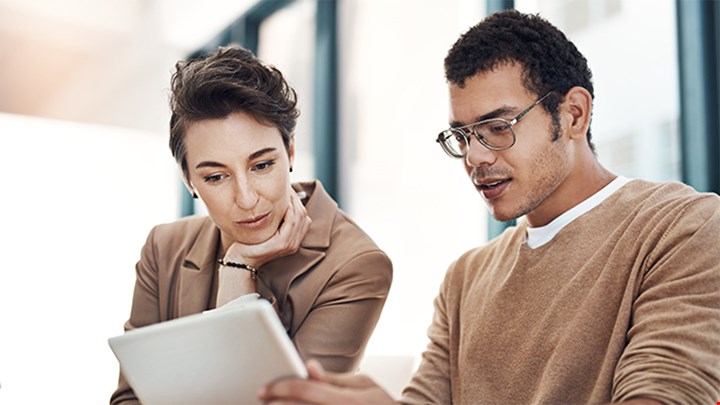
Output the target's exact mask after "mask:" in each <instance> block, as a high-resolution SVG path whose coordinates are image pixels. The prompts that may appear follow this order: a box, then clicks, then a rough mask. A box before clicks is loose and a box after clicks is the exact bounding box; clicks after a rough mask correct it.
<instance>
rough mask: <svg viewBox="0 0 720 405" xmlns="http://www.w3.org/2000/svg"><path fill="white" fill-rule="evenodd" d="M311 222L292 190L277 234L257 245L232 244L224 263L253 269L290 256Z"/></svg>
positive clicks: (297, 247) (298, 245) (298, 246)
mask: <svg viewBox="0 0 720 405" xmlns="http://www.w3.org/2000/svg"><path fill="white" fill-rule="evenodd" d="M311 222H312V220H311V219H310V217H309V216H308V214H307V210H305V207H304V206H303V205H302V202H301V201H300V198H298V196H297V194H296V193H295V191H294V190H292V189H291V190H290V203H289V204H288V209H287V211H285V216H284V217H283V221H282V223H281V224H280V228H278V230H277V232H275V234H274V235H273V236H272V237H271V238H270V239H268V240H266V241H265V242H262V243H259V244H257V245H243V244H241V243H238V242H235V243H233V244H232V245H231V246H230V248H228V251H227V252H226V253H225V258H224V259H225V261H229V262H236V263H244V264H248V265H250V266H253V267H255V268H258V267H260V266H262V265H263V264H265V263H268V262H271V261H273V260H275V259H277V258H280V257H283V256H288V255H291V254H293V253H295V252H297V250H298V249H299V248H300V243H302V241H303V239H304V238H305V235H307V233H308V231H309V230H310V223H311Z"/></svg>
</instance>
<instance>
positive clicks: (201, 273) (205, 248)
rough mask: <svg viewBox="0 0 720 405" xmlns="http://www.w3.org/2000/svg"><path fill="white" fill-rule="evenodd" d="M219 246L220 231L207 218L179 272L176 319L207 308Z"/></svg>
mask: <svg viewBox="0 0 720 405" xmlns="http://www.w3.org/2000/svg"><path fill="white" fill-rule="evenodd" d="M219 243H220V230H219V229H217V228H216V227H215V225H214V224H213V222H212V220H210V218H207V220H206V222H205V224H204V225H203V227H202V229H201V230H200V233H199V234H198V237H197V239H196V240H195V243H194V244H193V245H192V247H191V248H190V250H189V251H188V254H187V256H185V260H184V261H183V263H182V265H181V266H180V268H179V270H178V274H177V277H178V280H177V282H178V290H177V294H178V297H177V308H178V316H179V317H180V316H186V315H191V314H196V313H200V312H202V311H204V310H206V309H207V308H208V301H209V299H210V293H211V291H212V283H213V274H214V272H215V268H216V265H217V264H216V257H217V249H218V246H219Z"/></svg>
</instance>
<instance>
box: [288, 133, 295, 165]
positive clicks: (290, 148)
mask: <svg viewBox="0 0 720 405" xmlns="http://www.w3.org/2000/svg"><path fill="white" fill-rule="evenodd" d="M288 161H289V163H290V171H293V164H294V163H295V133H294V132H293V133H292V134H291V135H290V142H289V143H288Z"/></svg>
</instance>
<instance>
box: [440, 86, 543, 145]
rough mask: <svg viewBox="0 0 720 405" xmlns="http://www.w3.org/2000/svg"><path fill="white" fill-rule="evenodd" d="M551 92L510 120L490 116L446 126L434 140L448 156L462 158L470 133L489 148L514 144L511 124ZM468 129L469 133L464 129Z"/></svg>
mask: <svg viewBox="0 0 720 405" xmlns="http://www.w3.org/2000/svg"><path fill="white" fill-rule="evenodd" d="M550 93H552V91H551V92H549V93H547V94H545V95H544V96H542V97H540V98H539V99H538V100H537V101H536V102H534V103H533V104H532V105H531V106H530V107H528V108H526V109H524V110H522V112H520V114H518V115H516V116H515V118H513V119H511V120H506V119H503V118H490V119H487V120H482V121H478V122H476V123H474V124H470V125H465V126H462V127H457V128H448V129H446V130H444V131H442V132H440V134H438V137H437V139H436V140H435V142H437V143H439V144H440V146H442V148H443V150H444V151H445V153H447V154H448V155H449V156H450V157H454V158H458V159H460V158H464V157H465V156H467V154H468V151H469V150H470V135H473V136H474V137H475V139H477V140H478V142H480V143H481V144H483V145H484V146H485V147H486V148H488V149H490V150H505V149H510V148H512V146H513V145H515V140H516V137H515V130H514V129H513V126H514V125H515V124H517V123H518V121H520V119H521V118H522V117H524V116H525V114H527V113H528V112H530V110H532V109H533V108H534V107H535V106H536V105H538V104H540V102H542V101H543V100H545V98H546V97H547V96H549V95H550ZM468 128H469V129H470V133H469V134H468V133H467V132H466V129H468Z"/></svg>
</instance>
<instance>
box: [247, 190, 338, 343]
mask: <svg viewBox="0 0 720 405" xmlns="http://www.w3.org/2000/svg"><path fill="white" fill-rule="evenodd" d="M293 188H294V189H295V191H298V192H305V193H306V194H307V195H308V196H309V197H308V200H307V202H306V203H305V209H307V211H308V215H309V216H310V218H312V224H311V225H310V230H309V231H308V233H307V235H305V238H304V239H303V241H302V243H301V245H300V249H299V250H298V251H297V252H296V253H295V254H293V255H290V256H285V257H282V258H280V259H277V260H274V261H272V262H270V263H268V264H266V265H265V266H263V267H262V268H260V270H259V271H260V274H259V277H260V279H261V280H269V285H268V284H265V283H262V282H261V283H258V292H259V293H260V295H261V296H262V297H265V298H268V299H269V300H270V302H271V303H272V304H273V306H274V307H275V309H276V310H277V311H278V314H279V315H280V317H281V319H282V323H283V325H285V328H287V329H288V330H290V329H289V328H290V326H291V320H292V315H293V314H292V311H287V310H285V305H286V304H287V297H288V292H289V290H290V286H291V285H292V283H293V281H294V280H295V279H297V278H298V277H300V276H301V275H303V274H304V273H305V272H307V271H309V270H310V269H311V268H312V267H313V266H315V265H316V264H317V263H318V262H320V261H321V260H322V259H323V258H324V257H325V251H326V250H327V248H328V247H329V246H330V235H331V233H332V226H333V221H334V220H335V213H336V211H337V203H335V201H334V200H333V199H332V198H331V197H330V195H328V193H327V192H326V191H325V189H324V188H323V186H322V184H321V183H320V182H318V181H314V182H308V183H296V184H293Z"/></svg>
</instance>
